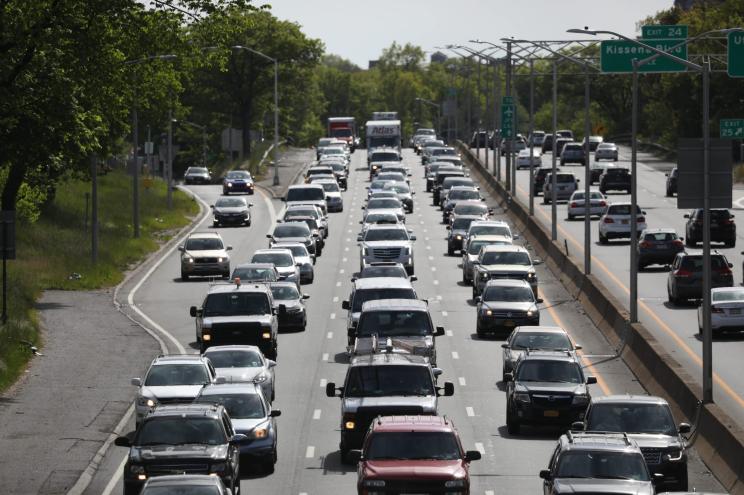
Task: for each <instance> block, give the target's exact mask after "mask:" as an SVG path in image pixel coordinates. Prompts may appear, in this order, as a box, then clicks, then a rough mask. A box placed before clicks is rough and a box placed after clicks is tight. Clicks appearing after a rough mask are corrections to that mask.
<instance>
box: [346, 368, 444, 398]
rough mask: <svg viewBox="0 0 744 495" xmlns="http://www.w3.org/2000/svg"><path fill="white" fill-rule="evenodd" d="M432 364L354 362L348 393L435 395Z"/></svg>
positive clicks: (347, 395)
mask: <svg viewBox="0 0 744 495" xmlns="http://www.w3.org/2000/svg"><path fill="white" fill-rule="evenodd" d="M429 369H430V368H429V367H428V366H397V365H387V364H386V365H381V366H352V367H351V368H350V369H349V375H348V377H347V379H346V386H345V387H344V395H345V396H346V397H385V396H391V395H414V396H427V395H434V383H433V381H432V377H431V371H429Z"/></svg>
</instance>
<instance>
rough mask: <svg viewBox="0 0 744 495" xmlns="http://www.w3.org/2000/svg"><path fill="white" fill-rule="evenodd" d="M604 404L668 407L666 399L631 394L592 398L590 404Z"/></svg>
mask: <svg viewBox="0 0 744 495" xmlns="http://www.w3.org/2000/svg"><path fill="white" fill-rule="evenodd" d="M600 402H601V403H605V404H627V403H635V404H657V405H669V403H668V402H667V401H666V399H663V398H662V397H657V396H654V395H631V394H618V395H604V396H601V397H592V404H598V403H600Z"/></svg>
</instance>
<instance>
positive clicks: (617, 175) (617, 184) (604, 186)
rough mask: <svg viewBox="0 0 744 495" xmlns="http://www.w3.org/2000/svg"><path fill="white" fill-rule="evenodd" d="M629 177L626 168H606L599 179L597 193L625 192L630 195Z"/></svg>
mask: <svg viewBox="0 0 744 495" xmlns="http://www.w3.org/2000/svg"><path fill="white" fill-rule="evenodd" d="M630 184H631V175H630V172H629V171H628V169H627V168H622V167H612V168H606V169H605V170H604V172H603V173H602V175H601V176H600V177H599V192H601V193H602V194H604V193H606V192H607V191H625V192H626V193H628V194H630Z"/></svg>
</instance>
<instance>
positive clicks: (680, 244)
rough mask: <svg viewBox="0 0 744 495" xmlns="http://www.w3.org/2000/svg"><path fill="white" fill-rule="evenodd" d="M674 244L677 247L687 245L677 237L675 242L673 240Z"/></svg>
mask: <svg viewBox="0 0 744 495" xmlns="http://www.w3.org/2000/svg"><path fill="white" fill-rule="evenodd" d="M672 244H674V245H675V246H677V247H684V246H685V244H684V243H683V242H682V241H680V240H679V239H675V240H674V242H672Z"/></svg>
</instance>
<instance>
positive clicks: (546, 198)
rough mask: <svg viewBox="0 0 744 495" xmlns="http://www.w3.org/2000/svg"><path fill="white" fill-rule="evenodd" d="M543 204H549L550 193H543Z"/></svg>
mask: <svg viewBox="0 0 744 495" xmlns="http://www.w3.org/2000/svg"><path fill="white" fill-rule="evenodd" d="M543 204H544V205H546V204H548V195H547V194H544V193H543Z"/></svg>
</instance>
